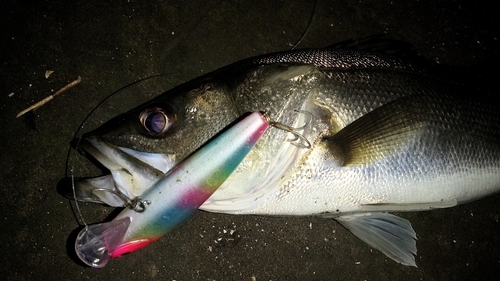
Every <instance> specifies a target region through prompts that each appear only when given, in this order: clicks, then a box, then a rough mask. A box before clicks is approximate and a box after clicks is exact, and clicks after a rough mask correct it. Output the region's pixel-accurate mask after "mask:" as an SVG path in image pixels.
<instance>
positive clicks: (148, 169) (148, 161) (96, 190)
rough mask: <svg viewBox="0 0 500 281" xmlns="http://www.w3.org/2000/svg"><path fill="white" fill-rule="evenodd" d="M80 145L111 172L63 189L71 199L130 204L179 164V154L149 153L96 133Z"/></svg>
mask: <svg viewBox="0 0 500 281" xmlns="http://www.w3.org/2000/svg"><path fill="white" fill-rule="evenodd" d="M79 146H80V148H81V149H83V150H84V151H85V152H87V153H88V154H90V155H91V156H92V157H93V158H95V160H97V161H98V162H99V163H101V164H102V165H103V166H104V167H106V169H108V170H109V171H110V174H107V175H104V176H99V177H93V178H84V179H79V180H78V181H76V182H75V184H74V193H73V190H72V188H66V190H64V191H60V192H61V193H62V195H64V196H65V197H67V198H70V199H76V200H78V201H83V202H92V203H101V204H106V205H109V206H112V207H123V206H127V205H128V204H129V203H130V202H131V201H132V200H133V199H134V198H137V197H138V196H140V195H141V194H143V193H144V191H146V190H147V189H148V188H149V187H151V186H152V185H153V184H154V183H156V182H157V181H158V180H160V179H161V178H162V177H163V176H164V175H165V174H166V173H167V172H168V171H169V170H171V169H172V168H173V167H174V165H175V155H174V154H167V153H165V154H164V153H149V152H141V151H136V150H133V149H130V148H125V147H120V146H115V145H113V144H111V143H108V142H106V141H103V140H101V139H99V138H98V137H96V136H89V137H86V138H83V139H82V140H81V142H80V144H79Z"/></svg>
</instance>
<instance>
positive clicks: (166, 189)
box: [75, 112, 269, 267]
mask: <svg viewBox="0 0 500 281" xmlns="http://www.w3.org/2000/svg"><path fill="white" fill-rule="evenodd" d="M268 126H269V122H268V120H267V118H266V117H265V116H264V115H262V114H261V113H259V112H254V113H252V114H250V115H248V116H246V117H245V118H243V119H242V120H241V121H239V122H237V123H236V124H234V125H233V126H231V127H230V128H229V129H227V130H226V131H224V132H222V133H221V134H220V135H219V136H217V137H215V138H214V139H213V140H212V141H210V142H209V143H207V144H206V145H205V146H203V147H202V148H201V149H200V150H198V151H197V152H195V153H194V154H193V155H192V156H190V157H188V158H187V159H186V160H185V161H183V162H182V163H181V164H179V165H178V166H176V167H175V168H174V169H173V170H172V171H171V172H169V173H168V174H167V175H165V177H163V178H162V179H161V180H160V181H158V182H157V183H156V184H154V185H153V186H152V187H151V188H149V189H148V190H147V191H146V192H145V193H144V194H143V195H142V196H141V199H140V201H139V203H140V204H143V206H144V209H143V210H141V211H136V210H134V209H132V208H126V209H125V210H123V211H122V212H121V213H120V214H119V215H118V216H117V217H116V218H115V219H114V220H113V221H111V222H109V223H102V224H99V225H92V226H89V227H86V228H85V229H83V230H82V231H81V232H80V234H79V235H78V238H77V241H76V244H75V249H76V252H77V254H78V256H79V257H80V259H82V261H84V262H85V263H86V264H88V265H90V266H92V267H103V266H104V265H105V264H106V263H107V261H108V260H109V259H110V258H111V257H120V256H121V255H123V254H126V253H130V252H134V251H136V250H138V249H140V248H143V247H145V246H147V245H148V244H150V243H152V242H154V241H156V240H158V239H159V238H160V237H161V236H163V235H164V234H165V233H167V232H168V231H169V230H171V229H172V228H174V227H175V226H176V225H177V224H178V223H180V222H182V221H183V220H185V219H186V218H187V217H188V216H189V215H191V214H192V213H193V212H194V211H195V210H196V209H198V207H199V206H200V205H202V204H203V203H204V202H205V201H206V200H207V199H208V198H209V197H210V196H211V195H212V194H213V193H214V192H215V191H216V190H217V188H218V187H219V186H220V185H221V184H222V183H223V182H224V181H225V180H226V179H227V178H228V177H229V175H231V173H232V172H233V171H234V170H235V169H236V167H237V166H238V165H239V164H240V162H241V161H242V160H243V158H244V157H245V156H246V155H247V154H248V152H249V151H250V150H251V149H252V147H253V146H254V145H255V143H256V142H257V141H258V140H259V138H260V137H261V136H262V134H263V133H264V132H265V131H266V129H267V128H268Z"/></svg>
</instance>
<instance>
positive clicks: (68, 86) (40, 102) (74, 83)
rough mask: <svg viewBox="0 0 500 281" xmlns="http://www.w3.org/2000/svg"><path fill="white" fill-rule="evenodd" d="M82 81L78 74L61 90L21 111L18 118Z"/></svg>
mask: <svg viewBox="0 0 500 281" xmlns="http://www.w3.org/2000/svg"><path fill="white" fill-rule="evenodd" d="M80 82H82V78H81V77H80V76H78V78H76V80H73V81H72V82H70V83H69V84H67V85H66V86H64V87H62V88H61V89H60V90H59V91H57V92H55V93H54V94H52V95H50V96H48V97H46V98H44V99H43V100H41V101H39V102H37V103H35V104H33V105H32V106H30V107H28V108H26V109H25V110H23V111H21V112H19V113H18V114H17V116H16V118H19V117H20V116H23V115H24V114H25V113H26V112H29V111H31V110H33V109H37V108H39V107H40V106H42V105H44V104H46V103H48V102H49V101H51V100H52V99H53V98H55V97H56V96H58V95H60V94H62V93H64V92H66V91H67V90H69V89H71V88H73V87H74V86H76V85H77V84H78V83H80Z"/></svg>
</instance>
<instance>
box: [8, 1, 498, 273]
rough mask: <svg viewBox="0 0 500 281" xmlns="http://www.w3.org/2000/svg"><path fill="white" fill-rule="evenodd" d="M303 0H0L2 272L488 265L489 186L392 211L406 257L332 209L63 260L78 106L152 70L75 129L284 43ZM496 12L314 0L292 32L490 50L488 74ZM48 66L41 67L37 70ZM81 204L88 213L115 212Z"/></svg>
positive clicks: (178, 234)
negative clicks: (63, 185)
mask: <svg viewBox="0 0 500 281" xmlns="http://www.w3.org/2000/svg"><path fill="white" fill-rule="evenodd" d="M73 2H75V3H73ZM76 2H80V3H76ZM313 6H314V2H312V1H156V0H153V1H137V0H136V1H134V0H129V1H102V0H101V1H95V0H88V1H14V0H7V1H2V4H0V15H1V19H0V22H1V25H0V34H1V36H2V37H1V41H0V48H1V49H0V56H1V65H0V77H1V78H0V116H1V121H2V124H1V126H0V135H1V138H2V141H1V146H0V148H1V149H0V155H1V158H0V160H1V161H0V165H1V166H0V179H1V183H0V184H1V189H0V190H1V193H0V195H1V197H0V198H1V200H2V202H1V203H0V210H1V217H0V219H1V221H0V222H1V232H0V258H1V263H0V276H1V279H2V280H87V279H91V280H315V279H317V280H493V279H498V277H499V276H500V270H499V269H500V238H499V236H500V224H499V222H498V221H499V216H500V206H499V202H500V196H498V195H497V196H492V197H489V198H486V199H483V200H480V201H477V202H473V203H468V204H465V205H462V206H459V207H455V208H451V209H445V210H437V211H431V212H421V213H405V214H401V215H402V216H403V217H405V218H407V219H409V220H411V222H412V224H413V227H414V229H415V231H416V232H417V235H418V241H417V246H418V256H417V257H416V260H417V264H418V268H415V267H405V266H402V265H400V264H397V263H395V262H393V261H392V260H390V259H388V258H387V257H385V256H384V255H383V254H381V253H380V252H378V251H376V250H373V249H371V248H370V247H369V246H368V245H366V244H364V243H363V242H361V241H360V240H358V239H357V238H356V237H354V236H353V235H351V234H350V233H349V232H348V231H346V230H345V229H343V228H342V227H341V226H340V225H339V224H337V223H335V222H334V221H332V220H325V219H319V218H309V217H305V218H269V217H256V216H230V215H220V214H210V213H205V212H201V211H200V212H196V213H195V215H193V217H191V218H190V219H189V220H188V221H186V222H185V223H184V224H183V225H181V226H180V227H178V228H176V229H175V230H174V231H172V232H170V233H168V234H167V235H166V236H165V237H163V238H162V239H161V240H159V241H158V242H156V243H154V244H152V245H150V246H149V247H147V248H145V249H143V250H141V251H139V252H136V253H133V254H130V255H127V256H125V257H122V258H120V259H116V260H112V261H111V262H110V263H109V264H108V265H107V266H106V267H105V268H103V269H93V268H88V267H85V266H82V265H81V264H80V263H79V262H78V261H77V260H75V258H74V254H73V253H72V247H73V244H74V236H75V233H76V231H78V230H79V229H80V226H79V223H78V221H77V219H76V218H75V215H74V211H73V210H74V204H72V203H70V202H69V201H68V200H66V199H64V198H63V197H61V196H60V195H59V194H58V193H57V192H56V186H57V184H58V182H59V181H60V180H61V179H62V178H64V177H65V176H66V157H67V153H68V149H69V142H70V141H71V139H72V137H73V135H74V134H75V132H76V130H77V128H78V126H79V124H80V123H81V122H82V120H83V119H84V118H85V117H86V116H87V114H89V112H90V111H91V110H92V109H93V108H94V107H95V106H96V105H97V104H98V103H99V102H100V101H101V100H102V99H103V98H104V97H106V96H107V95H109V94H111V93H112V92H114V91H116V90H118V89H120V88H121V87H124V86H126V85H127V84H129V83H131V82H133V81H136V80H138V79H140V78H144V77H147V76H150V75H154V74H159V73H161V74H164V75H163V76H161V77H157V78H154V79H150V80H147V81H146V82H143V83H139V84H136V85H134V86H131V87H128V88H126V89H125V90H123V91H121V92H120V93H119V94H118V95H116V96H115V99H114V101H113V102H111V103H108V105H107V107H104V108H106V110H101V111H100V112H98V113H96V114H94V115H93V116H92V117H93V121H92V122H94V123H89V124H88V125H86V127H85V128H84V129H91V126H93V125H94V124H95V125H97V124H98V122H102V121H105V120H106V119H107V118H109V117H112V116H113V115H115V114H116V113H119V112H120V111H122V110H124V109H126V108H129V107H132V106H134V105H136V104H138V103H140V102H142V101H144V100H147V99H150V98H151V97H153V96H156V95H158V94H160V93H162V92H163V91H166V90H168V89H170V88H172V87H174V86H176V85H178V84H180V83H182V82H184V81H188V80H190V79H192V78H195V77H197V76H199V75H201V74H204V73H207V72H209V71H212V70H215V69H217V68H219V67H222V66H224V65H227V64H229V63H231V62H234V61H237V60H240V59H243V58H246V57H250V56H253V55H258V54H263V53H268V52H274V51H281V50H287V49H289V48H290V46H291V45H293V44H294V43H295V42H296V41H297V40H298V38H299V37H300V36H301V34H302V33H303V31H304V30H305V28H306V25H307V23H308V21H309V18H310V16H311V11H312V8H313ZM499 16H500V14H499V12H498V9H497V8H495V7H494V6H493V4H483V3H481V1H414V0H412V1H394V3H392V2H390V1H346V0H344V1H341V0H339V1H326V0H318V3H317V10H316V13H315V18H314V20H313V22H312V25H311V27H310V30H309V32H308V34H307V35H306V37H305V38H304V39H303V41H302V43H301V44H300V45H299V47H322V46H326V45H329V44H332V43H335V42H339V41H342V40H345V39H351V38H358V37H362V36H367V35H372V34H381V33H385V34H388V37H390V38H395V39H401V40H404V41H407V42H410V43H412V44H414V46H415V48H416V49H417V50H418V51H419V54H421V55H422V56H424V57H426V58H428V59H432V60H437V61H439V62H440V63H441V64H446V65H454V66H458V65H465V66H471V65H478V64H486V65H488V64H490V66H492V67H493V68H491V69H490V70H489V71H490V72H495V73H496V74H498V65H495V64H494V63H493V64H492V63H491V62H492V60H494V59H496V58H498V54H499V43H498V36H499V29H498V26H499V25H498V22H499ZM46 70H53V71H54V73H53V74H52V75H51V76H50V77H49V78H48V79H46V78H45V77H44V73H45V71H46ZM496 74H495V75H493V77H497V79H498V75H496ZM77 76H81V77H82V82H81V84H79V85H78V86H76V87H75V88H73V89H72V90H70V91H69V92H67V93H65V94H63V95H62V96H59V97H57V98H56V99H54V100H53V101H51V102H50V103H48V104H46V105H45V106H43V107H42V108H40V109H38V110H36V111H35V112H34V114H33V116H31V118H28V119H25V118H18V119H16V118H15V116H16V114H17V113H18V112H19V111H21V110H22V109H24V108H26V107H27V106H29V105H30V104H32V103H33V102H35V101H38V100H40V99H42V98H44V97H45V96H47V95H48V94H50V93H51V92H54V91H56V90H58V89H59V88H60V87H62V86H64V85H65V84H66V83H68V82H70V81H72V80H73V79H76V77H77ZM491 82H495V81H494V80H493V81H491ZM122 97H123V98H122ZM26 121H28V123H26ZM33 123H34V124H33ZM33 125H35V126H36V129H35V130H33V129H32V128H33ZM30 128H31V129H30ZM73 163H74V164H73V165H74V166H75V174H76V175H79V173H88V174H89V175H96V174H97V173H99V170H97V169H96V168H94V167H93V166H92V165H91V164H90V163H88V162H87V161H85V160H84V159H81V160H78V161H73ZM80 207H81V209H82V212H83V216H84V218H85V220H86V221H87V222H89V223H94V222H100V221H102V220H104V219H105V218H106V217H107V216H108V215H109V214H110V213H111V212H112V211H113V209H111V208H105V207H101V206H98V205H93V204H80ZM231 230H235V231H236V233H237V236H234V237H236V238H237V239H236V240H234V239H233V238H234V237H231V236H230V235H229V232H230V231H231Z"/></svg>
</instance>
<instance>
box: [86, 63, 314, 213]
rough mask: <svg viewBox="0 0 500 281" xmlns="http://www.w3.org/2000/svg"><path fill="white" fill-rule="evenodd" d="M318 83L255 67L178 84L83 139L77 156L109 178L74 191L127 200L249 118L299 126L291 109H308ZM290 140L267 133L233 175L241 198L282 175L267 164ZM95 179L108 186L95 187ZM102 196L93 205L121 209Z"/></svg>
mask: <svg viewBox="0 0 500 281" xmlns="http://www.w3.org/2000/svg"><path fill="white" fill-rule="evenodd" d="M321 78H322V74H321V73H320V72H319V71H318V70H317V68H316V67H314V66H311V65H281V64H278V65H269V66H261V65H253V66H249V67H248V66H247V67H243V68H242V67H239V68H238V67H237V68H228V69H223V70H221V71H218V72H216V73H215V74H212V75H206V76H203V77H201V78H198V79H195V80H193V81H191V82H188V83H186V84H183V85H181V86H178V87H176V88H174V89H172V90H170V91H168V92H166V93H164V94H162V95H160V96H159V97H157V98H155V99H153V100H151V101H149V102H147V103H145V104H143V105H140V106H138V107H136V108H134V109H132V110H130V111H128V112H126V113H123V114H121V115H119V116H117V117H115V118H113V119H111V120H109V121H107V122H106V123H104V124H103V125H101V126H100V127H98V128H97V129H95V130H93V131H91V132H88V133H86V134H84V135H83V136H82V143H83V145H82V147H83V150H84V151H86V152H88V153H89V154H90V155H92V156H93V157H94V158H95V159H96V160H98V161H99V162H100V163H101V164H103V165H104V166H105V167H106V168H107V169H109V170H110V171H111V176H106V178H105V179H102V178H101V179H100V180H94V181H93V182H91V184H90V185H88V184H89V181H84V182H83V183H84V184H86V185H87V186H88V187H85V188H82V190H87V191H86V192H83V191H82V192H80V193H81V194H85V193H89V192H88V190H89V189H94V193H96V192H97V193H100V192H101V191H102V190H114V192H115V193H119V194H120V193H124V194H126V195H127V196H126V197H128V198H135V197H137V196H140V195H141V194H142V193H143V192H144V191H145V190H147V188H149V187H150V186H152V185H153V184H154V183H155V182H157V181H158V180H159V179H160V178H161V177H162V176H163V175H165V174H166V173H167V172H168V171H169V170H171V169H172V168H173V167H175V166H176V165H177V164H179V163H180V162H181V161H183V160H184V159H185V158H187V157H188V156H189V155H191V154H192V153H194V152H195V151H196V150H197V149H198V148H199V147H201V146H202V145H203V144H205V143H206V142H208V141H209V140H210V139H211V138H212V137H214V136H215V135H216V134H217V133H219V132H220V131H221V130H223V129H224V128H225V127H227V126H228V125H230V124H231V123H232V122H234V121H235V120H237V119H238V118H239V117H240V116H242V114H244V113H247V112H253V111H261V112H266V113H268V114H269V116H270V118H271V119H272V120H273V121H276V122H279V123H282V124H286V125H291V126H295V127H302V126H303V125H304V118H306V115H304V114H302V115H301V114H298V113H297V111H298V110H305V111H310V110H311V109H310V108H311V106H312V104H313V98H312V96H313V95H312V93H313V92H314V91H315V87H316V85H317V83H318V81H319V80H320V79H321ZM298 116H301V118H302V119H301V118H299V117H298ZM306 131H307V132H310V131H311V130H310V129H307V128H306V129H304V128H303V129H302V133H306ZM289 139H290V135H289V133H288V132H286V131H282V130H272V132H266V134H265V135H264V136H263V137H262V138H261V140H260V141H259V144H257V145H256V147H255V148H254V149H253V150H252V151H251V152H250V154H249V155H248V156H247V159H246V160H245V161H243V163H242V164H241V165H240V166H241V168H238V170H237V171H236V172H235V174H239V176H238V177H237V178H238V181H241V182H244V184H240V183H238V186H239V187H240V189H241V190H245V191H241V192H240V193H239V194H241V193H245V192H247V191H248V190H250V189H252V188H254V186H253V185H254V182H262V181H264V178H265V177H267V176H268V175H269V174H271V175H273V177H276V178H278V177H281V176H282V173H283V172H284V171H285V170H286V169H287V168H286V167H289V166H290V163H288V164H287V165H274V166H273V168H275V169H281V170H280V172H279V173H278V172H276V171H271V170H270V169H271V168H270V166H271V165H272V163H274V162H273V161H272V159H273V158H276V157H278V158H279V156H277V155H278V154H279V153H281V154H284V153H285V150H283V146H286V145H287V144H289V142H288V140H289ZM286 147H289V146H286ZM290 149H291V150H293V151H296V150H297V149H298V148H297V147H293V146H292V148H290ZM288 153H289V154H290V151H289V152H288ZM294 153H295V152H294ZM287 155H288V154H287ZM282 158H283V156H282ZM286 158H287V159H293V160H290V161H296V160H297V158H296V157H290V156H287V157H286ZM280 164H281V162H280ZM248 175H251V176H250V177H248ZM235 177H236V176H235ZM245 179H246V180H245ZM249 179H250V180H249ZM98 181H99V182H104V183H106V186H102V185H99V186H96V183H97V182H98ZM228 182H231V179H229V180H228ZM233 183H234V182H233ZM220 189H224V188H223V187H222V188H220ZM220 189H219V190H220ZM117 191H119V192H117ZM218 192H219V191H218ZM104 193H105V194H106V196H107V197H110V196H111V197H113V198H114V197H116V196H115V195H114V194H113V192H108V191H105V192H104ZM110 194H111V195H110ZM232 194H234V193H232ZM106 196H105V195H104V194H100V195H99V199H98V200H95V201H96V202H98V201H99V200H101V201H103V202H106V203H107V204H109V205H112V206H120V204H122V203H121V202H122V201H123V200H118V199H117V200H111V199H109V198H107V197H106ZM105 197H106V198H105ZM110 201H115V203H114V204H110V203H109V202H110Z"/></svg>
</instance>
